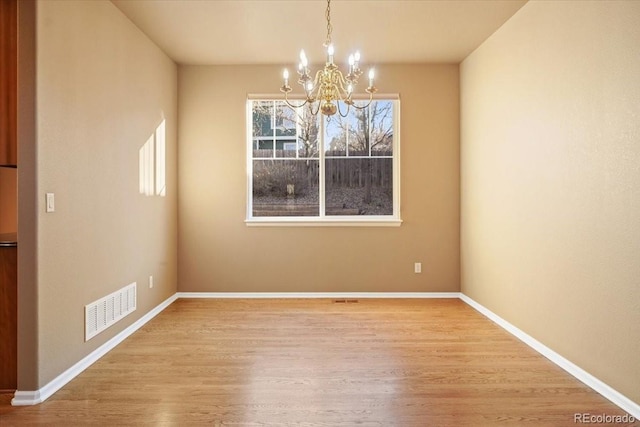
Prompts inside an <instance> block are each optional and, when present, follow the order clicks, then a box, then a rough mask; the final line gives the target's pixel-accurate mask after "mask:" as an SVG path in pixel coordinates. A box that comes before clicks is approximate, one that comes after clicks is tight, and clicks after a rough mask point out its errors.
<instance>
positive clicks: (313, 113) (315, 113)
mask: <svg viewBox="0 0 640 427" xmlns="http://www.w3.org/2000/svg"><path fill="white" fill-rule="evenodd" d="M313 104H315V103H313V102H312V103H311V106H310V107H309V110H311V115H312V116H316V115H317V114H318V112H319V111H320V102H318V103H317V104H318V108H316V111H315V112H314V111H313Z"/></svg>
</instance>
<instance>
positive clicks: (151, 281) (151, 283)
mask: <svg viewBox="0 0 640 427" xmlns="http://www.w3.org/2000/svg"><path fill="white" fill-rule="evenodd" d="M151 288H153V276H149V289H151Z"/></svg>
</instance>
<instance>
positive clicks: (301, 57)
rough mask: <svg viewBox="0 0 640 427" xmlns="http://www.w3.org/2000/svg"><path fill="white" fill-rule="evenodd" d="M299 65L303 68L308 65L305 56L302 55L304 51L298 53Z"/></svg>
mask: <svg viewBox="0 0 640 427" xmlns="http://www.w3.org/2000/svg"><path fill="white" fill-rule="evenodd" d="M300 63H301V64H302V66H303V67H305V68H306V66H307V65H308V64H309V63H308V62H307V55H305V53H304V49H303V50H301V51H300Z"/></svg>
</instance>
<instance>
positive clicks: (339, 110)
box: [336, 101, 350, 118]
mask: <svg viewBox="0 0 640 427" xmlns="http://www.w3.org/2000/svg"><path fill="white" fill-rule="evenodd" d="M336 102H337V103H338V113H339V114H340V116H342V117H345V118H346V117H347V116H348V115H349V109H350V105H349V104H347V111H346V112H345V113H344V114H342V110H341V109H340V101H336Z"/></svg>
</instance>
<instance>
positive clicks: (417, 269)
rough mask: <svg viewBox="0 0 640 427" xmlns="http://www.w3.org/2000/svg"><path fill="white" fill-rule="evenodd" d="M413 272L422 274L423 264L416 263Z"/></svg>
mask: <svg viewBox="0 0 640 427" xmlns="http://www.w3.org/2000/svg"><path fill="white" fill-rule="evenodd" d="M413 272H414V273H422V263H421V262H416V263H415V264H413Z"/></svg>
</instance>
